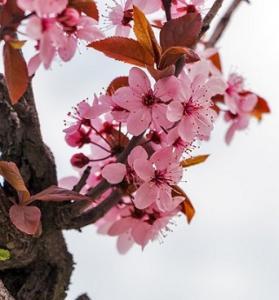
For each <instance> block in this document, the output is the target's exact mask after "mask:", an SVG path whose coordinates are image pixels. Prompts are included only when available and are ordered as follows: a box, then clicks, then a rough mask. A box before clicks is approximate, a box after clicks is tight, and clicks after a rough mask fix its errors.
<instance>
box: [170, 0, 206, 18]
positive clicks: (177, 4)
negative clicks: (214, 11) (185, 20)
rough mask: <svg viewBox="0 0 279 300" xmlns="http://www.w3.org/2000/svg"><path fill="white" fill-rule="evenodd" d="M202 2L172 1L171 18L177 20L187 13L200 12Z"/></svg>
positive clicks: (193, 0)
mask: <svg viewBox="0 0 279 300" xmlns="http://www.w3.org/2000/svg"><path fill="white" fill-rule="evenodd" d="M203 5H204V0H172V7H171V13H172V17H174V18H178V17H181V16H183V15H185V14H187V13H192V12H196V11H200V10H201V8H202V6H203Z"/></svg>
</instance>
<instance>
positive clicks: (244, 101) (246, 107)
mask: <svg viewBox="0 0 279 300" xmlns="http://www.w3.org/2000/svg"><path fill="white" fill-rule="evenodd" d="M257 102H258V97H257V96H256V95H255V94H252V93H248V94H244V95H239V97H238V101H237V107H236V110H235V113H232V112H231V111H227V112H226V113H225V121H227V122H229V123H231V125H230V127H229V129H228V131H227V133H226V137H225V139H226V143H227V144H230V143H231V141H232V139H233V136H234V134H235V132H236V131H237V130H244V129H245V128H247V127H248V125H249V122H250V119H251V112H252V111H253V109H254V108H255V106H256V104H257ZM234 108H235V107H234Z"/></svg>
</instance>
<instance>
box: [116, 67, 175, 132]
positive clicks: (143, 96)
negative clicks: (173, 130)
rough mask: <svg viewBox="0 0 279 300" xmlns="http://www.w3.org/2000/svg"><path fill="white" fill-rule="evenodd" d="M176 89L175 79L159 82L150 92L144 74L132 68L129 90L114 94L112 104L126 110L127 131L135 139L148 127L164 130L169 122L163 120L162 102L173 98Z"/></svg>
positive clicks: (163, 106)
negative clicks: (127, 112)
mask: <svg viewBox="0 0 279 300" xmlns="http://www.w3.org/2000/svg"><path fill="white" fill-rule="evenodd" d="M177 86H178V80H177V79H176V77H174V76H171V77H168V78H164V79H160V80H159V81H157V82H156V84H155V86H154V89H152V88H151V83H150V80H149V79H148V77H147V75H146V74H145V73H144V72H143V71H142V70H141V69H139V68H132V69H131V70H130V74H129V87H122V88H120V89H118V90H117V91H116V93H115V94H114V96H113V101H114V102H115V103H116V104H118V105H119V106H120V107H123V108H125V109H126V110H127V111H129V112H130V113H129V116H128V119H127V128H128V131H129V133H131V134H133V135H135V136H137V135H140V134H141V133H143V132H144V131H145V130H146V129H147V128H148V127H149V126H150V125H152V126H153V127H155V128H156V127H161V126H162V127H163V128H168V127H170V125H171V122H170V121H168V120H167V118H166V109H167V105H166V103H167V102H168V101H170V100H171V99H172V98H173V95H175V93H176V89H177Z"/></svg>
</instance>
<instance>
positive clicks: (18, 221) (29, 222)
mask: <svg viewBox="0 0 279 300" xmlns="http://www.w3.org/2000/svg"><path fill="white" fill-rule="evenodd" d="M9 215H10V219H11V221H12V223H13V224H14V225H15V226H16V228H17V229H18V230H20V231H22V232H24V233H26V234H30V235H35V234H37V233H38V231H39V230H40V223H41V221H40V220H41V211H40V209H39V208H38V207H36V206H22V205H17V204H14V205H13V206H11V208H10V210H9Z"/></svg>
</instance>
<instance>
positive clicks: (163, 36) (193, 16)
mask: <svg viewBox="0 0 279 300" xmlns="http://www.w3.org/2000/svg"><path fill="white" fill-rule="evenodd" d="M201 28H202V19H201V15H200V14H199V13H197V12H195V13H188V14H186V15H185V16H183V17H180V18H177V19H173V20H170V21H168V22H167V23H165V25H164V26H163V28H162V30H161V32H160V43H161V47H162V48H163V50H166V49H168V48H170V47H173V46H181V47H188V48H191V47H193V45H194V44H195V43H196V42H197V40H198V37H199V33H200V31H201Z"/></svg>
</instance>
